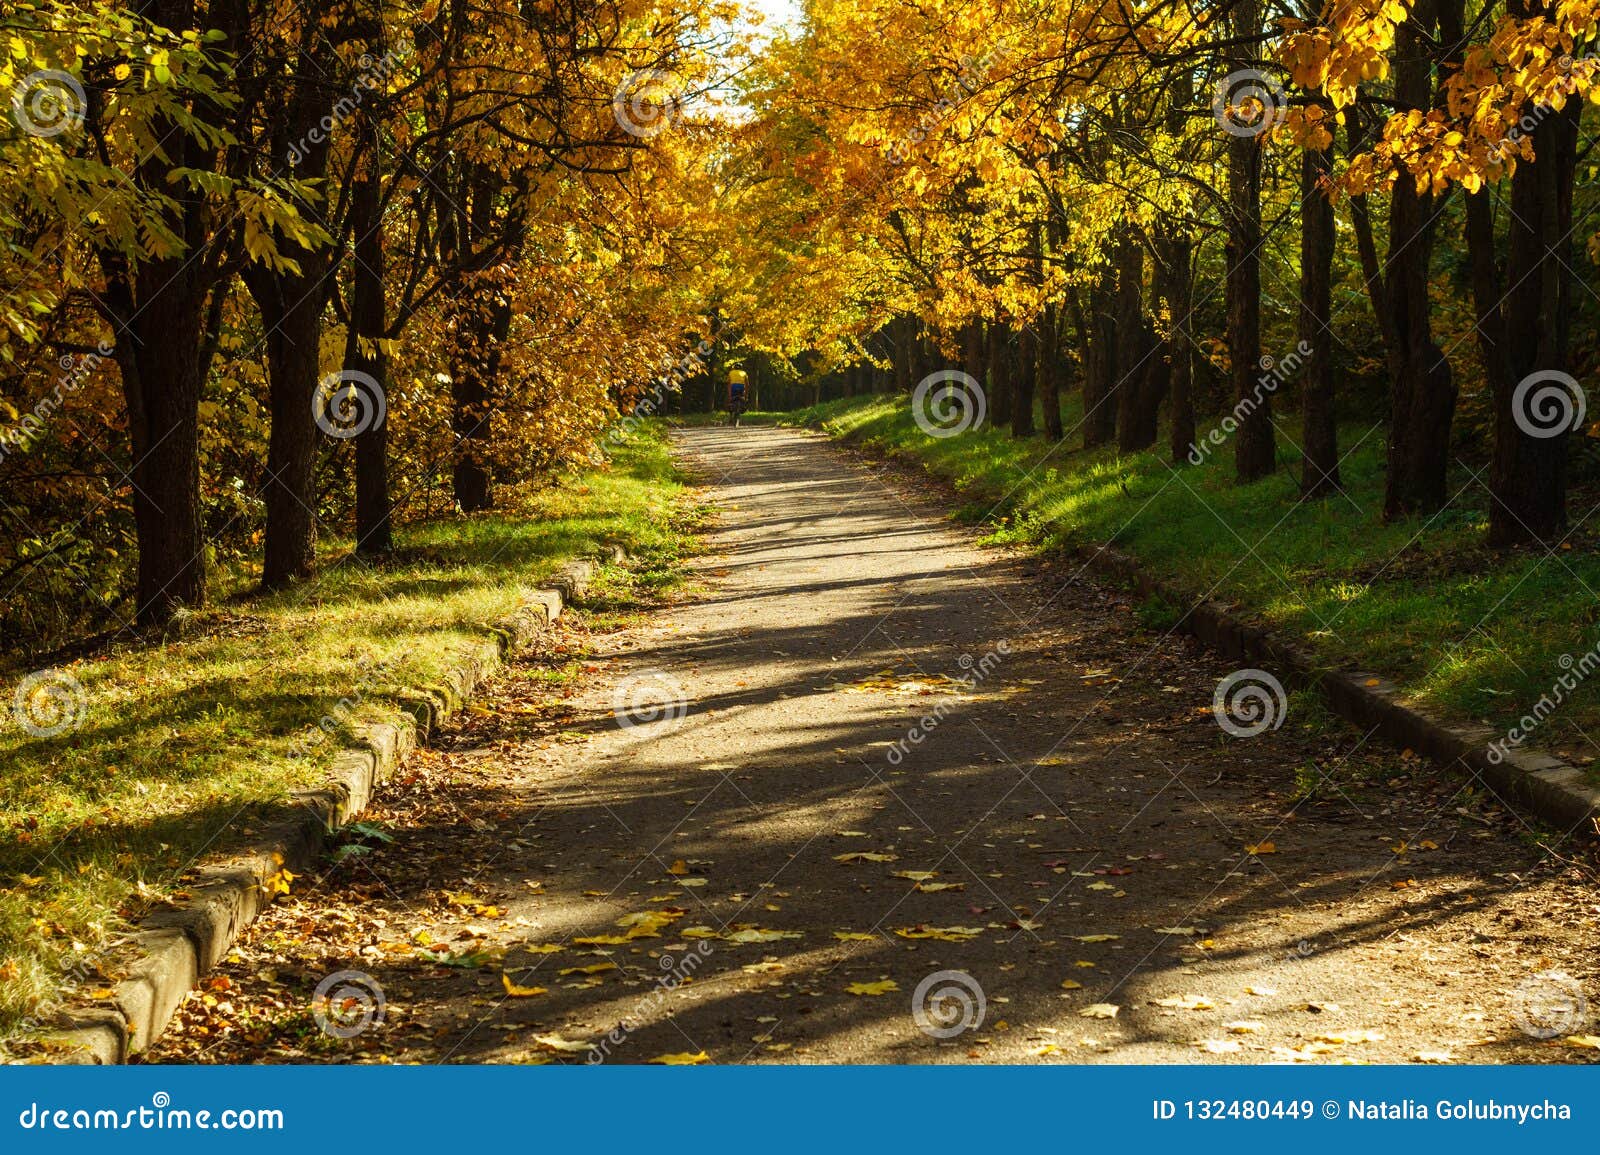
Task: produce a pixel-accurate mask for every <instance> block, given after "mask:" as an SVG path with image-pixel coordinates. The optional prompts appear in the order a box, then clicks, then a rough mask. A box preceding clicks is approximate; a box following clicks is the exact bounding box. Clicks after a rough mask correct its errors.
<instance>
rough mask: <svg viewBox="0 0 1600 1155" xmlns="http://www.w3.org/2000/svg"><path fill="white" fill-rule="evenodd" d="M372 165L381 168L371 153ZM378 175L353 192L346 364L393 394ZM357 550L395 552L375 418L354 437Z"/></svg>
mask: <svg viewBox="0 0 1600 1155" xmlns="http://www.w3.org/2000/svg"><path fill="white" fill-rule="evenodd" d="M372 163H373V164H374V165H376V164H377V154H376V152H374V153H373V156H372ZM378 197H379V191H378V181H377V177H376V175H375V174H372V175H369V176H367V177H364V178H363V179H361V180H360V181H359V182H358V183H357V184H356V186H355V188H354V190H353V192H352V194H351V213H352V216H353V220H352V232H353V234H354V238H355V263H354V265H353V267H352V268H351V274H350V275H351V303H350V315H351V320H352V322H353V323H352V325H351V333H352V334H353V337H354V340H352V341H351V343H350V347H349V349H348V351H347V354H346V357H345V364H346V365H347V366H349V367H350V368H351V369H353V370H355V371H356V372H357V373H364V374H366V375H367V376H368V377H370V378H371V379H372V380H373V381H374V382H376V384H377V387H378V391H379V395H380V396H381V397H383V398H384V399H385V405H387V397H388V391H389V358H388V356H387V355H386V354H385V353H384V351H383V349H382V347H381V346H380V345H379V344H378V342H379V341H380V340H382V339H383V338H384V337H385V335H386V334H387V332H388V319H387V316H386V314H385V308H384V278H385V269H384V254H383V227H382V226H383V222H382V217H381V215H380V211H379V201H378ZM355 440H356V552H357V553H358V554H362V555H364V556H372V555H378V554H385V553H388V552H390V551H391V550H393V549H394V513H393V504H392V502H391V500H390V497H389V423H388V420H387V419H385V420H382V421H378V420H374V421H373V422H372V423H371V424H370V425H368V427H367V428H366V429H365V430H364V431H363V432H362V433H360V434H359V435H357V437H356V439H355Z"/></svg>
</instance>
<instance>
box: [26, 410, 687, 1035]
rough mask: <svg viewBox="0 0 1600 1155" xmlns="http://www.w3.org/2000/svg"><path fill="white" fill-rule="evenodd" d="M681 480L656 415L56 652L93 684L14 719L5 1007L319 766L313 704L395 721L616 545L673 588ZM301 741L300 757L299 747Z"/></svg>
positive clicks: (29, 1003) (84, 682)
mask: <svg viewBox="0 0 1600 1155" xmlns="http://www.w3.org/2000/svg"><path fill="white" fill-rule="evenodd" d="M684 492H685V491H684V490H683V489H682V487H681V485H680V482H679V479H678V476H677V473H676V471H675V469H674V466H673V464H672V462H671V460H670V457H669V455H668V453H667V448H666V443H665V440H664V438H663V437H662V436H661V434H660V432H659V430H658V429H657V428H656V427H654V426H653V425H652V426H648V427H646V428H644V429H643V430H642V431H641V432H639V433H637V434H636V435H635V436H634V437H633V439H632V440H630V441H629V442H627V443H625V444H624V445H623V446H622V447H620V448H619V449H617V450H616V452H615V461H614V465H613V467H612V468H610V469H605V470H596V471H591V472H587V473H584V474H581V475H572V476H568V477H564V478H562V479H560V480H559V481H558V482H557V483H556V484H553V485H550V486H547V487H544V488H540V489H537V490H533V491H527V492H514V493H513V492H505V493H502V494H500V495H499V496H500V501H501V505H502V508H501V509H499V510H497V511H495V512H493V513H491V514H486V515H480V516H475V517H471V518H452V519H446V520H440V521H436V522H432V523H427V524H420V525H414V526H409V527H405V528H403V529H402V530H401V531H400V533H399V542H398V546H399V548H398V551H397V554H396V557H395V559H394V560H393V561H392V562H391V563H388V564H385V565H382V566H378V567H374V566H369V565H365V564H361V563H358V562H355V561H354V560H352V559H351V558H350V556H349V543H348V542H341V541H336V540H334V541H328V542H326V543H325V548H324V551H323V558H322V572H321V575H320V576H319V577H318V578H317V579H316V580H315V581H313V582H311V583H309V584H307V585H305V586H302V587H300V588H297V589H293V590H289V591H287V592H284V593H281V594H277V595H275V596H272V597H265V598H249V597H244V596H240V595H235V596H233V597H229V596H227V594H226V593H225V592H224V595H223V597H222V599H221V601H220V604H218V605H216V606H215V607H214V608H212V609H208V610H206V611H204V612H202V613H199V614H196V615H193V616H192V617H191V618H190V620H188V621H187V622H185V623H184V624H183V627H182V629H181V631H178V632H176V633H175V634H174V635H173V636H172V637H171V639H170V640H167V641H165V642H160V641H157V642H151V641H149V640H145V641H136V640H129V641H127V642H124V643H121V644H118V645H116V646H115V647H114V648H112V649H110V650H109V651H105V652H101V653H97V654H94V655H92V656H90V657H87V658H85V659H82V660H79V661H74V662H71V663H69V664H66V665H64V666H62V667H61V668H62V669H63V670H64V672H65V673H66V674H69V675H70V676H71V677H72V678H73V679H75V680H76V681H77V683H79V684H80V685H81V686H82V687H83V697H82V702H83V719H82V724H81V725H80V726H78V727H77V728H76V729H74V730H72V731H70V732H67V733H63V734H61V735H59V736H57V737H35V736H32V735H30V734H28V733H27V732H25V731H23V730H21V729H20V728H18V727H16V726H11V725H8V726H6V727H4V728H3V729H0V819H3V828H0V881H3V883H4V890H3V892H0V1025H5V1024H11V1025H14V1024H15V1022H16V1020H17V1018H18V1016H19V1015H22V1014H26V1013H28V1011H29V1010H30V1008H32V1007H33V1006H34V1005H35V1004H36V1002H37V1001H38V1000H39V999H40V998H41V997H44V996H47V995H48V994H49V992H50V991H51V989H52V987H53V985H54V983H55V982H56V981H57V979H56V976H57V974H58V973H59V971H60V969H61V968H62V966H63V965H64V964H65V963H66V962H67V961H68V960H69V959H71V958H72V957H73V956H85V957H87V956H88V955H90V954H91V953H92V952H93V951H94V949H95V948H96V947H97V946H98V945H99V944H101V943H103V942H104V941H106V940H107V938H108V937H109V936H111V935H112V934H113V933H115V932H116V931H117V930H118V929H120V928H122V927H124V926H125V925H126V920H127V918H128V917H129V916H132V915H136V914H137V913H138V912H139V910H140V909H142V908H143V907H144V906H145V905H146V904H147V900H148V899H151V898H154V897H155V896H159V895H161V894H165V893H169V892H170V891H171V890H172V888H173V887H174V886H176V885H178V884H179V880H180V878H181V874H182V872H183V871H184V870H185V869H186V868H187V867H188V866H189V865H190V864H191V863H192V862H193V861H194V860H195V859H196V857H197V856H199V855H202V854H204V853H206V852H208V851H216V850H223V849H226V848H227V847H228V846H229V845H231V844H236V843H238V842H239V841H240V840H241V839H243V838H246V837H247V836H248V835H249V833H250V831H251V830H252V829H253V828H257V827H259V826H260V825H261V824H263V823H264V822H265V821H266V820H267V819H268V818H269V817H271V816H272V815H273V814H274V813H281V812H282V809H283V807H284V806H285V804H286V801H287V798H288V794H289V792H290V791H292V790H295V789H300V788H305V787H314V786H317V785H319V784H321V783H322V782H323V781H324V780H325V779H326V777H327V770H328V765H329V763H330V762H331V760H332V757H333V754H334V752H335V750H336V749H337V747H338V746H339V742H337V741H327V742H323V743H321V744H308V743H307V739H306V735H307V733H308V728H309V727H315V726H316V725H317V724H318V722H319V720H321V719H323V718H325V717H331V718H333V719H334V720H335V722H336V723H337V724H338V731H339V733H340V734H341V735H343V736H348V733H349V730H350V727H351V725H353V724H359V723H360V722H362V721H367V720H373V719H378V718H392V717H395V716H396V714H397V709H398V707H399V703H398V702H397V695H398V694H400V692H401V691H403V690H406V689H415V688H422V687H428V686H431V685H438V684H440V683H442V681H443V678H444V675H445V673H446V671H447V670H448V669H449V668H451V666H452V665H454V664H455V661H456V658H457V656H458V655H459V654H461V653H462V652H463V651H464V650H465V649H466V648H467V647H469V646H471V645H474V644H477V643H480V642H481V641H482V640H483V639H484V638H485V637H486V636H487V635H486V633H485V625H486V624H487V623H491V622H493V621H495V620H496V619H498V618H501V617H503V616H505V615H506V614H507V613H509V612H510V611H511V610H513V609H514V608H515V607H516V606H517V604H518V603H519V601H521V600H522V598H523V597H524V596H525V594H526V593H527V592H528V591H529V590H531V589H532V588H534V587H536V586H537V585H538V584H539V583H540V582H541V580H543V579H546V578H547V577H548V576H549V575H550V574H551V572H552V571H553V570H554V569H555V568H556V567H557V566H559V565H560V564H561V563H562V562H564V561H566V560H567V559H569V558H573V557H579V556H595V555H597V554H599V553H601V552H602V550H603V548H604V547H607V546H610V545H620V546H622V547H623V548H625V549H626V550H627V551H628V552H629V554H630V555H631V556H632V558H633V559H634V561H633V562H632V563H631V565H630V567H629V569H628V570H627V571H626V572H624V571H620V570H616V571H611V572H607V573H606V574H605V575H604V576H605V578H606V580H607V582H608V589H610V590H611V592H612V593H616V592H617V587H619V586H620V587H624V589H626V587H629V586H634V587H644V588H647V589H648V588H653V587H660V586H663V585H666V584H670V583H671V582H672V581H673V580H674V575H675V573H676V565H675V563H676V561H677V559H678V556H679V554H680V552H681V551H682V550H683V549H684V548H685V544H686V541H687V530H686V526H685V523H684V522H685V518H684V512H683V510H682V503H681V498H682V495H683V493H684ZM244 581H245V577H244V575H242V574H238V575H227V574H224V575H219V580H218V582H217V583H216V584H217V586H218V587H219V588H220V589H222V590H223V591H226V590H227V589H228V588H229V586H230V585H232V586H233V587H235V588H243V586H244ZM25 672H27V671H26V670H24V671H17V672H16V673H17V674H21V673H25ZM12 680H14V679H10V678H8V679H7V681H8V684H9V683H10V681H12ZM341 700H343V702H344V703H345V704H344V706H343V707H340V703H341ZM8 721H9V719H8ZM297 742H298V743H299V744H300V745H301V746H302V748H305V749H307V751H308V752H307V753H306V755H305V756H303V757H299V758H295V757H291V749H292V747H294V746H295V745H296V743H297Z"/></svg>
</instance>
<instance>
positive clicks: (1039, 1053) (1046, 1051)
mask: <svg viewBox="0 0 1600 1155" xmlns="http://www.w3.org/2000/svg"><path fill="white" fill-rule="evenodd" d="M1060 1053H1061V1048H1060V1047H1058V1046H1056V1045H1055V1044H1054V1043H1046V1044H1045V1045H1044V1046H1042V1047H1035V1048H1034V1049H1033V1051H1032V1054H1033V1057H1034V1058H1036V1059H1042V1058H1044V1057H1045V1056H1046V1055H1059V1054H1060Z"/></svg>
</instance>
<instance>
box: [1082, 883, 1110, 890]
mask: <svg viewBox="0 0 1600 1155" xmlns="http://www.w3.org/2000/svg"><path fill="white" fill-rule="evenodd" d="M1084 889H1085V890H1115V889H1117V888H1116V887H1115V886H1113V885H1112V884H1111V883H1109V882H1091V883H1090V884H1089V885H1088V886H1086V887H1084Z"/></svg>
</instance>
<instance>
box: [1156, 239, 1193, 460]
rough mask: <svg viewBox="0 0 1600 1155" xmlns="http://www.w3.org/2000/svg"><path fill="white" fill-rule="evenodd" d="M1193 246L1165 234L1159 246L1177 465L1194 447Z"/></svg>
mask: <svg viewBox="0 0 1600 1155" xmlns="http://www.w3.org/2000/svg"><path fill="white" fill-rule="evenodd" d="M1193 250H1194V246H1193V242H1191V241H1190V240H1189V239H1188V238H1187V237H1170V236H1169V237H1166V238H1164V239H1163V240H1162V244H1161V248H1160V253H1161V284H1162V290H1161V295H1162V297H1163V298H1164V299H1165V300H1166V302H1167V312H1168V314H1169V315H1170V325H1169V329H1168V335H1167V362H1168V364H1169V365H1170V381H1171V392H1172V432H1171V437H1170V439H1169V442H1168V445H1169V448H1170V449H1171V452H1172V463H1173V464H1174V465H1182V464H1184V463H1185V462H1187V461H1188V460H1189V454H1190V453H1191V452H1193V450H1194V438H1195V426H1194V350H1193V346H1192V343H1191V342H1190V340H1189V326H1190V325H1192V324H1193V323H1194V318H1193V317H1191V316H1190V312H1191V311H1192V310H1193V308H1194V300H1193V281H1192V277H1191V272H1190V265H1191V262H1192V260H1193Z"/></svg>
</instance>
